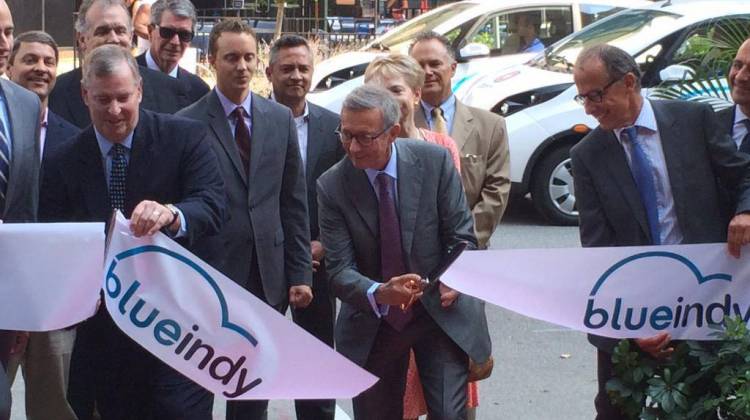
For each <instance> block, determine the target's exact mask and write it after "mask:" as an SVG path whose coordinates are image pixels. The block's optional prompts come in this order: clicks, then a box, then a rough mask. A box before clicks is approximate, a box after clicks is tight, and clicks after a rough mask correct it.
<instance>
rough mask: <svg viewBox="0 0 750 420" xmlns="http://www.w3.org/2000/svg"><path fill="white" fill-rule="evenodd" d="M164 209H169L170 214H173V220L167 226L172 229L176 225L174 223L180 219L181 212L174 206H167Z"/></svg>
mask: <svg viewBox="0 0 750 420" xmlns="http://www.w3.org/2000/svg"><path fill="white" fill-rule="evenodd" d="M164 207H166V208H167V209H169V211H170V212H172V220H171V221H170V222H169V224H167V227H170V226H172V225H174V222H176V221H177V218H178V217H180V212H179V211H178V210H177V207H175V206H174V205H173V204H165V205H164Z"/></svg>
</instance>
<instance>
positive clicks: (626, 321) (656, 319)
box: [583, 251, 750, 331]
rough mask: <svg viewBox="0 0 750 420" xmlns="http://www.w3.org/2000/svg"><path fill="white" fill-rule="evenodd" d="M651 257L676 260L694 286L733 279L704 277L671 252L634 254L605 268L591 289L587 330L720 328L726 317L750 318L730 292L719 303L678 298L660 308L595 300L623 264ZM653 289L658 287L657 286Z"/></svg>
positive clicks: (623, 300)
mask: <svg viewBox="0 0 750 420" xmlns="http://www.w3.org/2000/svg"><path fill="white" fill-rule="evenodd" d="M650 258H662V259H670V260H676V261H677V262H678V263H680V264H683V265H684V266H685V267H686V268H687V269H688V272H689V273H691V275H692V276H693V277H694V279H689V281H696V282H697V286H702V285H705V284H706V283H709V282H717V281H719V282H731V281H732V276H731V275H729V274H724V273H716V274H710V275H703V274H702V273H701V272H700V270H699V269H698V267H697V266H696V265H695V264H694V263H693V262H692V261H690V260H689V259H687V258H686V257H684V256H682V255H679V254H675V253H673V252H660V251H651V252H643V253H639V254H635V255H632V256H630V257H627V258H625V259H623V260H621V261H619V262H617V263H616V264H614V265H613V266H612V267H610V268H609V269H607V271H605V272H604V274H602V275H601V276H600V277H599V279H598V280H597V282H596V284H595V285H594V287H593V288H592V289H591V293H590V294H589V299H588V303H587V305H586V312H585V314H584V317H583V323H584V325H585V326H586V328H588V329H590V330H598V329H603V328H611V329H613V330H618V331H620V330H625V331H638V330H641V329H647V328H651V329H653V330H657V331H659V330H667V329H678V328H693V327H697V328H702V327H704V326H717V325H722V324H723V320H724V317H725V316H734V315H738V316H742V317H743V319H744V320H745V322H747V321H748V319H750V305H745V307H743V306H742V305H740V303H737V302H735V301H733V296H732V294H731V293H725V294H724V296H723V299H722V300H720V301H714V302H687V301H686V300H685V298H684V297H683V296H678V297H677V299H676V301H674V302H664V304H662V305H652V306H646V305H643V304H642V303H639V302H632V301H627V300H626V298H624V297H622V296H615V297H614V298H608V299H607V302H602V299H599V300H597V299H596V297H597V293H598V292H599V291H600V289H601V288H602V286H603V285H604V284H605V283H606V282H607V281H609V280H612V279H613V277H614V275H615V273H617V272H618V271H619V270H620V269H622V268H623V267H624V266H625V265H627V264H632V263H635V262H636V261H638V260H643V259H650ZM655 286H656V287H658V285H655Z"/></svg>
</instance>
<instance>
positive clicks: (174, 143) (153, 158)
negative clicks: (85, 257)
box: [39, 110, 225, 259]
mask: <svg viewBox="0 0 750 420" xmlns="http://www.w3.org/2000/svg"><path fill="white" fill-rule="evenodd" d="M206 132H207V131H206V127H205V125H204V124H202V123H200V122H197V121H191V120H188V119H185V118H178V117H174V116H171V115H164V114H157V113H153V112H150V111H145V110H141V111H140V115H139V121H138V125H137V126H136V128H135V132H134V134H133V143H132V149H131V152H130V160H129V163H128V177H127V181H126V182H127V183H126V191H127V192H126V195H125V210H124V213H125V216H126V217H130V214H131V213H132V211H133V209H134V208H135V206H136V205H137V204H138V203H140V202H141V201H143V200H154V201H156V202H158V203H161V204H167V203H171V204H174V205H175V206H176V207H178V208H179V209H180V211H182V214H183V216H184V218H185V222H186V224H187V235H186V236H185V237H184V238H180V239H179V240H178V242H180V243H181V244H183V245H184V246H186V247H188V248H190V249H191V250H193V252H195V253H196V254H197V255H198V256H199V257H201V258H206V259H209V258H211V257H212V254H211V253H203V254H200V253H199V252H197V251H196V247H195V244H196V243H197V242H200V239H201V238H203V237H205V236H207V235H211V234H214V233H216V232H218V230H219V228H220V227H221V225H222V223H223V221H224V219H225V217H224V215H225V200H224V191H223V182H222V180H221V176H220V175H219V171H218V167H217V163H216V157H215V156H214V153H213V151H212V150H211V147H210V146H209V143H208V142H207V141H206V140H205V136H206ZM43 164H44V175H43V179H42V189H41V194H40V217H39V218H40V220H42V221H46V222H57V221H69V222H102V221H108V220H109V217H110V215H111V212H112V210H111V204H110V201H109V193H108V186H107V181H106V177H105V173H104V171H105V167H104V164H103V162H102V155H101V151H100V149H99V144H98V143H97V141H96V135H95V134H94V128H93V127H92V126H89V127H88V128H87V129H86V130H84V131H82V132H81V133H79V134H78V135H77V136H75V137H74V138H73V139H72V140H71V141H67V142H60V143H50V144H49V148H48V154H47V155H46V156H45V161H44V163H43Z"/></svg>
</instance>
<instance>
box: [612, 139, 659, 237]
mask: <svg viewBox="0 0 750 420" xmlns="http://www.w3.org/2000/svg"><path fill="white" fill-rule="evenodd" d="M600 133H601V134H600V135H601V136H603V137H604V138H603V139H601V143H602V145H603V147H604V153H603V154H602V156H603V158H604V159H605V161H606V163H605V164H604V166H605V167H606V168H607V170H609V172H610V173H611V174H612V176H611V179H612V180H613V181H614V183H615V184H616V185H617V186H618V188H619V189H620V191H621V192H622V195H623V196H624V197H625V201H626V202H627V203H628V205H629V206H630V209H631V211H632V212H633V214H634V215H635V218H636V220H637V221H638V224H639V225H640V226H641V230H642V231H643V232H644V234H645V235H646V236H648V237H650V235H651V234H650V230H649V227H648V220H647V219H646V210H645V209H644V207H643V203H641V196H640V195H639V194H638V188H637V187H636V185H635V180H634V179H633V173H632V172H631V171H630V166H629V165H628V162H627V160H626V158H625V151H624V150H623V149H622V145H621V144H620V142H618V141H617V137H616V136H615V133H614V132H612V130H606V131H604V130H601V131H600Z"/></svg>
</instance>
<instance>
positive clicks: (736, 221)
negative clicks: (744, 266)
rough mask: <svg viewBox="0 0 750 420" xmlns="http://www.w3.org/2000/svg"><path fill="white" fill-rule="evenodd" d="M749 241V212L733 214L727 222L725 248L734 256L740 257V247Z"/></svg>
mask: <svg viewBox="0 0 750 420" xmlns="http://www.w3.org/2000/svg"><path fill="white" fill-rule="evenodd" d="M748 243H750V213H742V214H738V215H736V216H734V217H733V218H732V221H731V222H729V231H728V232H727V248H728V249H729V254H730V255H732V256H733V257H734V258H739V257H740V249H741V248H742V246H743V245H747V244H748Z"/></svg>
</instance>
